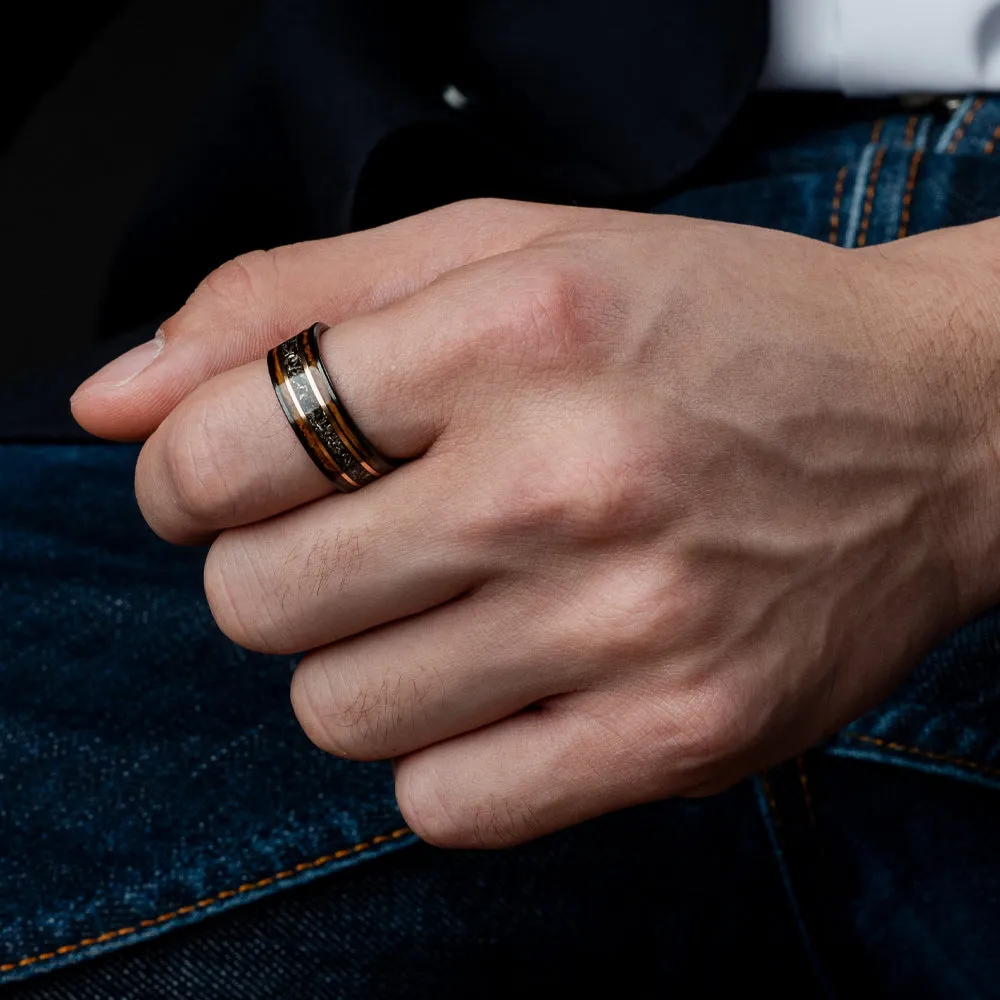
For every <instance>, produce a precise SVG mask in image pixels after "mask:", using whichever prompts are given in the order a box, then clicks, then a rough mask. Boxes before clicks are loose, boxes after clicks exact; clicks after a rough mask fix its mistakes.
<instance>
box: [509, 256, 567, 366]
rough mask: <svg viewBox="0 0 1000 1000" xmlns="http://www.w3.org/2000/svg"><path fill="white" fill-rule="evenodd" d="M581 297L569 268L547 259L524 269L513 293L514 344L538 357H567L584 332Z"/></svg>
mask: <svg viewBox="0 0 1000 1000" xmlns="http://www.w3.org/2000/svg"><path fill="white" fill-rule="evenodd" d="M579 300H580V285H579V283H578V282H577V280H576V277H575V275H574V274H573V273H572V272H571V270H570V269H569V268H567V267H565V266H562V265H560V264H557V263H552V262H545V263H542V264H537V265H536V266H533V267H531V268H530V269H527V270H525V271H522V272H521V273H520V274H519V275H518V281H517V283H516V285H515V287H514V289H513V290H512V294H511V296H510V309H511V316H510V330H511V333H512V335H513V346H514V347H515V348H516V349H518V350H519V351H521V352H523V353H528V352H530V354H531V356H532V357H533V358H535V359H536V360H542V361H564V360H565V357H566V354H567V351H568V350H569V349H570V348H571V347H572V346H573V342H574V341H575V340H576V339H578V337H579V334H580V333H581V332H582V329H581V325H580V309H579Z"/></svg>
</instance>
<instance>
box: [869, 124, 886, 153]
mask: <svg viewBox="0 0 1000 1000" xmlns="http://www.w3.org/2000/svg"><path fill="white" fill-rule="evenodd" d="M883 125H885V119H884V118H879V119H878V121H876V122H875V124H874V125H872V134H871V137H870V138H869V139H868V141H869V142H870V143H871V144H872V145H873V146H874V145H875V143H876V142H878V141H879V139H880V138H881V136H882V126H883Z"/></svg>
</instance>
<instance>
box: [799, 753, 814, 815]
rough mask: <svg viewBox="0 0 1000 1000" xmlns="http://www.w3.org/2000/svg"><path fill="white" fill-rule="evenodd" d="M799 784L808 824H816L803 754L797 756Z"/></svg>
mask: <svg viewBox="0 0 1000 1000" xmlns="http://www.w3.org/2000/svg"><path fill="white" fill-rule="evenodd" d="M798 765H799V784H800V785H801V786H802V798H803V799H805V803H806V812H807V813H808V814H809V825H810V826H815V825H816V813H815V812H814V811H813V799H812V791H811V790H810V788H809V776H808V775H807V774H806V760H805V756H804V755H803V754H799V756H798Z"/></svg>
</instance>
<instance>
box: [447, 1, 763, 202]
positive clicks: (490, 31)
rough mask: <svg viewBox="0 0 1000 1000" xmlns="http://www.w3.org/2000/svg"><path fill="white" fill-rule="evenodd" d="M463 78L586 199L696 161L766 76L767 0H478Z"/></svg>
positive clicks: (471, 12)
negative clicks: (764, 63)
mask: <svg viewBox="0 0 1000 1000" xmlns="http://www.w3.org/2000/svg"><path fill="white" fill-rule="evenodd" d="M456 6H457V8H458V16H457V17H456V24H455V29H454V44H453V49H454V58H455V65H456V74H457V76H458V77H459V79H457V80H456V81H455V82H456V84H457V85H458V86H459V88H460V89H461V90H462V91H464V92H466V93H467V94H468V95H469V96H470V97H472V98H473V99H474V101H475V102H476V103H477V104H478V105H480V107H481V109H482V112H483V113H484V114H485V115H489V116H492V117H494V118H495V119H496V120H497V121H498V122H499V121H502V122H503V123H504V125H505V126H506V129H507V130H508V134H509V135H510V137H511V138H512V140H513V141H516V142H518V143H520V144H522V145H523V146H524V147H525V148H526V149H534V150H535V151H536V157H535V160H536V163H537V169H538V170H539V171H542V172H544V173H546V174H548V175H549V176H551V177H552V178H558V183H559V185H560V187H561V188H563V189H564V190H565V191H567V192H569V191H572V193H574V194H576V195H577V196H579V197H582V198H586V199H595V198H602V197H621V196H626V197H628V196H641V195H643V194H648V193H651V192H653V191H656V190H657V189H659V188H661V187H662V186H663V185H664V184H666V183H667V182H669V181H670V180H672V179H674V178H676V177H677V176H678V175H679V174H681V173H683V172H684V171H685V170H687V169H688V168H690V167H691V166H692V165H694V164H695V163H696V162H697V161H698V160H699V159H700V158H701V157H702V156H703V155H704V154H705V153H706V151H707V150H708V148H709V147H710V146H711V144H712V143H713V141H714V140H715V139H716V138H717V137H718V135H719V134H720V132H722V130H723V129H724V128H725V126H726V125H727V124H728V123H729V121H730V120H731V119H732V117H733V116H734V115H735V113H736V111H737V110H738V109H739V107H740V105H741V104H742V103H743V102H744V101H745V100H746V98H747V96H748V95H749V93H750V91H751V90H752V89H753V88H754V87H755V85H756V82H757V79H758V77H759V75H760V73H761V70H762V66H763V61H764V56H765V54H766V49H767V41H768V16H767V15H768V3H767V0H464V2H459V3H458V4H457V5H456Z"/></svg>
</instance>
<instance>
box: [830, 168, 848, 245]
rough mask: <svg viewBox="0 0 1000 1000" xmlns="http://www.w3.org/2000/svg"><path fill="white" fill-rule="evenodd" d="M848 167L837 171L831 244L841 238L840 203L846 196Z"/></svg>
mask: <svg viewBox="0 0 1000 1000" xmlns="http://www.w3.org/2000/svg"><path fill="white" fill-rule="evenodd" d="M846 177H847V167H846V166H845V167H841V168H840V170H838V171H837V183H836V184H834V185H833V211H832V212H831V213H830V242H831V243H834V244H835V243H836V242H837V240H838V239H839V237H840V201H841V198H843V196H844V180H845V178H846Z"/></svg>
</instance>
